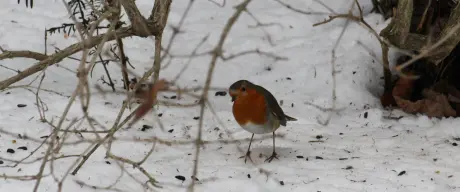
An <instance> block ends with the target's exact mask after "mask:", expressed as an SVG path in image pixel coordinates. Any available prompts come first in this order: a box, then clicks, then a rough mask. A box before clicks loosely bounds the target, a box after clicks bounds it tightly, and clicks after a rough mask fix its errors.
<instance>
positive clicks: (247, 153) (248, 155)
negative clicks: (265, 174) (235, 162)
mask: <svg viewBox="0 0 460 192" xmlns="http://www.w3.org/2000/svg"><path fill="white" fill-rule="evenodd" d="M252 138H254V133H253V134H252V136H251V140H250V141H249V147H248V151H247V152H246V155H243V156H241V157H240V158H239V159H241V158H243V157H244V163H246V160H247V159H248V158H249V160H250V161H251V162H253V161H252V159H251V151H250V149H251V143H252Z"/></svg>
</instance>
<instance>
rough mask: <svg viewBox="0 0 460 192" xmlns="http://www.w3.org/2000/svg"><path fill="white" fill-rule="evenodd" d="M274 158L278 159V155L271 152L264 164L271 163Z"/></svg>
mask: <svg viewBox="0 0 460 192" xmlns="http://www.w3.org/2000/svg"><path fill="white" fill-rule="evenodd" d="M274 158H276V159H278V154H276V152H274V151H273V153H272V155H271V156H270V157H268V158H267V159H265V162H267V161H268V162H269V163H270V162H272V160H273V159H274Z"/></svg>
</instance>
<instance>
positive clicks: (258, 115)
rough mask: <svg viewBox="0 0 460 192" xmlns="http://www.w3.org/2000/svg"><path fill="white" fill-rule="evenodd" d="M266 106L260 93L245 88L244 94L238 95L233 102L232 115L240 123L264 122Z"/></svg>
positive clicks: (260, 123)
mask: <svg viewBox="0 0 460 192" xmlns="http://www.w3.org/2000/svg"><path fill="white" fill-rule="evenodd" d="M266 110H267V106H266V105H265V98H264V96H263V95H262V94H258V93H257V92H256V91H255V90H247V93H246V95H240V96H238V98H237V99H236V100H235V101H234V103H233V116H234V117H235V120H236V121H237V122H238V124H240V125H246V124H247V123H253V124H259V125H262V124H264V123H265V122H266V121H267V119H266V115H265V114H266Z"/></svg>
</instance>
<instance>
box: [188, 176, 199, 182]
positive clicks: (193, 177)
mask: <svg viewBox="0 0 460 192" xmlns="http://www.w3.org/2000/svg"><path fill="white" fill-rule="evenodd" d="M190 178H192V179H195V181H200V180H199V179H198V178H196V177H195V176H193V175H192V176H190Z"/></svg>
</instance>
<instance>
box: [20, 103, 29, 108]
mask: <svg viewBox="0 0 460 192" xmlns="http://www.w3.org/2000/svg"><path fill="white" fill-rule="evenodd" d="M26 106H27V105H26V104H18V107H19V108H22V107H26Z"/></svg>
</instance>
